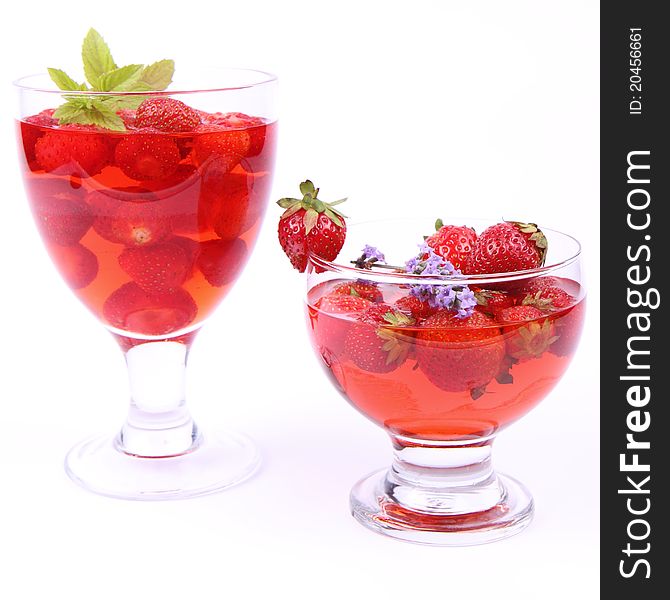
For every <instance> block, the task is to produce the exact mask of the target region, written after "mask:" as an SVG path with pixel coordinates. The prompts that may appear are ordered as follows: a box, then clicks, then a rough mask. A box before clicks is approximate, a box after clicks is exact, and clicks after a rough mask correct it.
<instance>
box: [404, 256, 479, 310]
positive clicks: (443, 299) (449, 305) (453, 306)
mask: <svg viewBox="0 0 670 600" xmlns="http://www.w3.org/2000/svg"><path fill="white" fill-rule="evenodd" d="M405 270H406V271H407V272H408V273H411V274H414V275H434V276H445V275H446V276H451V277H459V276H462V275H463V274H462V273H461V271H460V270H459V269H455V268H454V265H452V264H451V263H450V262H449V261H448V260H445V259H444V258H442V257H441V256H440V255H439V254H435V251H434V250H433V249H432V248H431V247H430V246H429V245H428V244H426V243H423V244H421V246H419V253H418V254H417V255H416V256H415V257H413V258H410V259H409V260H408V261H407V263H405ZM409 293H410V294H412V295H413V296H416V297H417V298H418V299H419V300H421V301H423V302H428V304H429V305H430V306H432V307H433V308H446V309H449V310H453V311H455V312H456V316H457V317H459V318H461V319H464V318H465V317H469V316H470V315H471V314H472V312H473V311H474V307H475V306H476V305H477V300H476V299H475V295H474V293H473V292H472V291H471V290H470V288H468V286H467V285H448V284H444V285H440V284H416V285H413V286H412V289H411V290H410V292H409Z"/></svg>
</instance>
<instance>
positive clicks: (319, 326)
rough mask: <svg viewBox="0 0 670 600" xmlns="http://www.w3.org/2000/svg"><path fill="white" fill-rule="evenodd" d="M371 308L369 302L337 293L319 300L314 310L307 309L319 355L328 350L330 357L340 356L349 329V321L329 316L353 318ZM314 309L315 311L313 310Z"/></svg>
mask: <svg viewBox="0 0 670 600" xmlns="http://www.w3.org/2000/svg"><path fill="white" fill-rule="evenodd" d="M369 306H372V302H370V300H366V299H365V298H362V297H360V296H354V295H345V294H341V293H337V292H333V293H331V294H328V295H327V296H323V297H321V298H319V299H318V300H317V301H316V302H315V303H314V309H313V308H311V307H310V308H309V309H308V310H309V311H310V319H311V326H312V328H313V329H314V333H315V338H316V342H317V344H318V346H319V349H320V351H321V354H322V355H323V350H324V349H326V350H328V352H329V354H330V355H332V356H340V355H341V354H342V351H343V349H344V341H345V339H346V337H347V333H348V331H349V329H350V328H351V324H352V322H351V320H349V319H344V318H342V317H332V316H330V315H349V316H352V317H353V316H355V315H356V314H359V313H361V312H363V311H364V310H365V309H366V308H368V307H369ZM315 309H316V310H315Z"/></svg>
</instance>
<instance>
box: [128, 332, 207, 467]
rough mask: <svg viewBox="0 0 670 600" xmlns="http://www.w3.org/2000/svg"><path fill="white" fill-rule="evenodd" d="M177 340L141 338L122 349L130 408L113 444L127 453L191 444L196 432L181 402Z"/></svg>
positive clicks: (154, 454)
mask: <svg viewBox="0 0 670 600" xmlns="http://www.w3.org/2000/svg"><path fill="white" fill-rule="evenodd" d="M188 351H189V346H188V345H187V344H184V343H181V342H146V343H144V344H138V345H137V346H134V347H132V348H130V350H128V351H127V352H126V364H127V366H128V376H129V379H130V395H131V397H130V409H129V411H128V418H127V419H126V422H125V424H124V425H123V428H122V429H121V432H120V433H119V435H118V437H117V439H116V447H117V449H119V450H120V451H121V452H125V453H126V454H131V455H133V456H141V457H150V458H159V457H169V456H179V455H181V454H185V453H187V452H190V451H192V450H194V449H195V448H196V447H197V446H198V444H199V442H200V436H199V433H198V428H197V427H196V425H195V423H194V422H193V419H192V418H191V415H190V413H189V411H188V409H187V408H186V399H185V388H186V385H185V383H186V380H185V374H186V361H187V358H188Z"/></svg>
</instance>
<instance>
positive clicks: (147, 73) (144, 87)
mask: <svg viewBox="0 0 670 600" xmlns="http://www.w3.org/2000/svg"><path fill="white" fill-rule="evenodd" d="M173 75H174V61H173V60H159V61H158V62H155V63H153V64H151V65H148V66H146V67H144V69H143V71H142V72H141V73H140V76H139V79H138V81H137V87H136V89H134V90H128V91H137V92H148V91H149V90H157V91H160V90H164V89H165V88H166V87H167V86H168V85H170V83H171V82H172V76H173Z"/></svg>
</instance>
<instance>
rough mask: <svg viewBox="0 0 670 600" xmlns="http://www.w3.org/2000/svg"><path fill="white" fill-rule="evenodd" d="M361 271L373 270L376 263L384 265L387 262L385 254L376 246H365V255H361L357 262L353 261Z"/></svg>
mask: <svg viewBox="0 0 670 600" xmlns="http://www.w3.org/2000/svg"><path fill="white" fill-rule="evenodd" d="M352 262H353V263H354V264H355V265H356V266H357V267H358V268H359V269H371V268H372V265H374V264H375V263H378V262H379V263H384V262H386V257H385V256H384V253H383V252H380V251H379V250H378V249H377V248H375V247H374V246H370V244H365V248H363V254H361V255H360V256H359V257H358V258H357V259H356V260H354V261H352Z"/></svg>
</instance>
